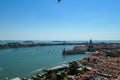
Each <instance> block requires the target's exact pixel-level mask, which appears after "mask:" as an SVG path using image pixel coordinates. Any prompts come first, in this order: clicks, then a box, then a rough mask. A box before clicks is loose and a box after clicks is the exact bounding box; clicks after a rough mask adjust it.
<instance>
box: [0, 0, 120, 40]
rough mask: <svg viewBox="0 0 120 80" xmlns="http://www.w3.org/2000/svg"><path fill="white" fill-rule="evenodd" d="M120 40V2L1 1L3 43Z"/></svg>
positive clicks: (88, 0)
mask: <svg viewBox="0 0 120 80" xmlns="http://www.w3.org/2000/svg"><path fill="white" fill-rule="evenodd" d="M90 38H92V39H94V40H109V39H110V40H120V0H62V1H61V3H60V4H58V3H57V0H0V39H1V40H87V39H90Z"/></svg>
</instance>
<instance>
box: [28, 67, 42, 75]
mask: <svg viewBox="0 0 120 80" xmlns="http://www.w3.org/2000/svg"><path fill="white" fill-rule="evenodd" d="M42 70H43V68H41V69H37V70H34V71H32V72H31V73H30V74H34V73H37V72H40V71H42Z"/></svg>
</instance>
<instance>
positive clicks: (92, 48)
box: [87, 39, 96, 52]
mask: <svg viewBox="0 0 120 80" xmlns="http://www.w3.org/2000/svg"><path fill="white" fill-rule="evenodd" d="M87 48H88V49H87V51H88V52H95V51H96V50H95V47H94V44H93V42H92V39H90V41H89V43H88V44H87Z"/></svg>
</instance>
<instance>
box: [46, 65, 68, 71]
mask: <svg viewBox="0 0 120 80" xmlns="http://www.w3.org/2000/svg"><path fill="white" fill-rule="evenodd" d="M68 67H69V65H67V64H62V65H59V66H55V67H52V68H49V69H45V71H50V70H62V69H65V68H68Z"/></svg>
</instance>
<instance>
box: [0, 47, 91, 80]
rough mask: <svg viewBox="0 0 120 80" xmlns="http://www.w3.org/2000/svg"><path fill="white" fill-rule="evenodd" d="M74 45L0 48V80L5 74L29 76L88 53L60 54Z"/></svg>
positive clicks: (11, 76)
mask: <svg viewBox="0 0 120 80" xmlns="http://www.w3.org/2000/svg"><path fill="white" fill-rule="evenodd" d="M73 47H74V46H44V47H31V48H12V49H2V50H0V80H2V79H3V78H5V77H6V76H7V77H9V78H14V77H18V76H19V77H21V78H23V77H31V76H32V75H34V74H36V73H38V72H40V71H41V69H43V68H51V67H54V66H57V65H61V64H66V63H68V62H70V61H73V60H80V59H83V58H84V57H88V56H90V55H89V54H79V55H70V56H62V51H63V49H64V48H65V49H72V48H73Z"/></svg>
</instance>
